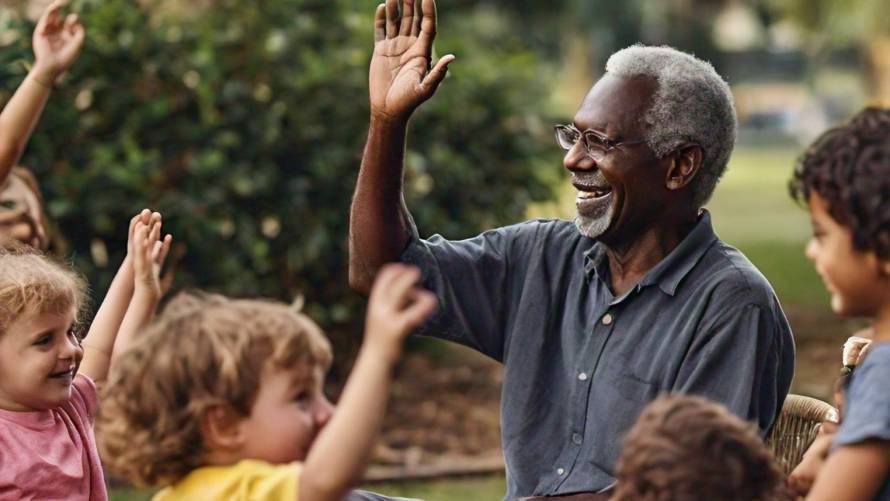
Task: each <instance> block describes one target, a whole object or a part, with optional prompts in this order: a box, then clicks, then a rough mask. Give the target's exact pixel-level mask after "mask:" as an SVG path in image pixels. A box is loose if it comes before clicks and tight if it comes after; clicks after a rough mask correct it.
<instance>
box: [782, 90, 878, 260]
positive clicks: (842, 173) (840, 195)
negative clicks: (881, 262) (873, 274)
mask: <svg viewBox="0 0 890 501" xmlns="http://www.w3.org/2000/svg"><path fill="white" fill-rule="evenodd" d="M789 189H790V191H791V196H792V198H794V199H795V200H796V201H797V202H798V203H801V204H807V203H808V202H809V199H810V195H811V194H813V193H818V194H819V196H820V197H822V198H823V199H825V201H826V202H827V204H828V210H829V213H830V214H831V217H832V218H834V219H835V220H836V221H837V222H838V223H840V224H842V225H844V226H846V227H847V228H849V229H850V231H851V233H852V236H853V246H854V247H855V248H856V249H857V250H859V251H863V252H864V251H873V252H874V253H875V254H876V255H877V256H878V257H879V258H881V259H890V207H888V204H890V110H888V109H883V108H876V107H869V108H865V109H864V110H862V111H860V112H859V113H857V114H856V116H854V117H853V118H852V119H851V120H850V122H849V123H847V124H845V125H842V126H840V127H835V128H833V129H831V130H829V131H828V132H826V133H824V134H822V135H821V136H820V137H819V138H818V139H816V141H815V142H813V144H812V145H810V147H809V148H807V150H806V151H805V152H804V153H803V155H801V157H800V159H798V162H797V166H796V167H795V169H794V176H793V177H792V179H791V182H790V184H789Z"/></svg>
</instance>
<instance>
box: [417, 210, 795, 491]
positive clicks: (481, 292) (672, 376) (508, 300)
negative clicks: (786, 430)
mask: <svg viewBox="0 0 890 501" xmlns="http://www.w3.org/2000/svg"><path fill="white" fill-rule="evenodd" d="M402 261H404V262H408V263H413V264H416V265H418V266H419V267H420V268H421V270H422V272H423V283H424V285H425V286H426V287H428V288H429V289H430V290H432V291H433V292H434V293H435V294H436V295H437V296H438V299H439V311H438V313H437V314H436V315H435V316H434V317H433V318H432V319H431V320H430V322H428V323H427V325H425V326H424V327H423V328H422V329H421V330H420V333H421V334H427V335H432V336H436V337H439V338H443V339H447V340H451V341H455V342H457V343H461V344H464V345H467V346H470V347H472V348H474V349H476V350H478V351H480V352H482V353H484V354H486V355H488V356H490V357H492V358H494V359H495V360H498V361H500V362H502V363H503V364H504V367H505V374H504V385H503V390H502V399H501V441H502V446H503V449H504V457H505V461H506V468H507V498H515V497H520V496H531V495H551V494H568V493H573V492H585V491H598V490H601V489H604V488H607V487H609V486H610V485H612V484H613V483H614V480H615V479H614V468H615V464H616V462H617V459H618V456H619V454H620V451H621V440H622V437H623V435H624V434H625V432H626V431H627V430H628V428H629V427H630V426H631V425H633V423H634V422H635V420H636V418H637V416H638V415H639V413H640V411H641V409H642V408H643V406H644V405H646V403H647V402H649V401H651V400H652V399H654V398H655V397H656V396H657V395H658V394H660V393H665V392H681V393H694V394H698V395H704V396H706V397H709V398H711V399H713V400H716V401H718V402H722V403H723V404H724V405H726V406H727V407H729V409H730V410H732V411H733V412H734V413H736V414H737V415H739V416H741V417H743V418H745V419H748V420H751V421H753V422H755V423H757V425H758V426H759V427H760V429H761V430H763V431H764V432H765V431H766V430H768V429H769V428H770V427H771V426H772V423H773V421H774V420H775V418H776V416H777V415H778V412H779V411H780V410H781V407H782V402H783V400H784V399H785V395H786V394H787V392H788V388H789V386H790V383H791V376H792V374H793V371H794V342H793V339H792V337H791V330H790V328H789V326H788V322H787V320H786V319H785V315H784V313H783V312H782V309H781V307H780V306H779V302H778V300H777V299H776V296H775V294H774V293H773V290H772V287H771V286H770V284H769V283H768V282H767V281H766V279H765V278H764V277H763V275H761V274H760V272H759V271H758V270H757V269H756V268H755V267H754V265H752V264H751V263H750V262H749V261H748V260H747V259H746V258H745V257H744V256H743V255H742V254H741V253H740V252H739V251H737V250H736V249H734V248H732V247H730V246H728V245H726V244H725V243H723V242H722V241H720V240H719V239H718V238H717V236H716V234H715V233H714V231H713V229H712V227H711V221H710V215H709V214H708V213H707V212H703V213H702V216H701V217H700V219H699V222H698V224H697V225H696V226H695V228H694V229H693V230H692V231H691V232H690V233H689V235H688V236H687V237H686V238H685V239H684V240H683V242H681V244H680V245H679V246H677V248H676V249H674V250H673V251H672V252H671V253H670V254H669V255H668V256H667V257H665V258H664V260H662V261H661V262H660V263H659V264H658V265H656V266H655V267H654V268H653V269H651V270H650V271H649V272H648V273H647V274H646V275H645V276H644V278H643V279H642V280H641V281H640V283H639V284H638V285H637V286H636V287H634V288H633V289H632V290H630V291H629V292H628V293H626V294H624V295H623V296H621V297H615V296H614V295H613V294H612V292H611V290H610V287H609V285H608V284H609V277H608V274H609V267H608V262H607V259H606V256H605V252H604V249H603V246H602V244H599V243H597V242H596V241H594V240H591V239H589V238H587V237H584V236H582V235H580V234H579V233H578V231H577V229H576V228H575V225H574V224H573V223H572V222H569V221H558V220H536V221H528V222H525V223H521V224H517V225H513V226H508V227H504V228H498V229H495V230H491V231H487V232H485V233H483V234H481V235H479V236H477V237H475V238H471V239H468V240H461V241H449V240H446V239H444V238H442V237H441V236H438V235H436V236H433V237H431V238H430V239H428V240H421V239H419V238H418V237H417V234H416V230H414V235H413V238H412V239H411V242H410V243H409V245H408V247H407V248H406V249H405V251H404V253H403V255H402Z"/></svg>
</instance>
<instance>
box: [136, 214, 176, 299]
mask: <svg viewBox="0 0 890 501" xmlns="http://www.w3.org/2000/svg"><path fill="white" fill-rule="evenodd" d="M140 216H142V214H140ZM140 216H137V218H139V219H138V220H136V221H135V224H134V225H133V236H132V238H131V239H130V242H131V244H130V245H129V246H128V247H129V249H130V251H131V252H132V256H133V273H134V276H135V286H136V289H137V290H144V291H146V292H149V293H151V294H152V295H153V296H154V297H156V298H159V297H161V294H162V288H161V268H162V267H163V265H164V260H165V259H166V258H167V253H168V252H169V251H170V244H171V243H172V242H173V237H172V236H171V235H167V236H166V237H164V239H163V240H161V238H160V237H161V226H162V223H161V215H160V214H158V213H157V212H155V213H152V214H151V215H150V216H149V222H148V224H146V223H145V222H144V221H143V218H141V217H140ZM134 219H135V218H134Z"/></svg>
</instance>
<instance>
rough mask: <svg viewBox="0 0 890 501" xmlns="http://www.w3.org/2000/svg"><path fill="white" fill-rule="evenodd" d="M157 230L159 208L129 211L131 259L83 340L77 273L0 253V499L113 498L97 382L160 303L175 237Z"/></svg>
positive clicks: (19, 251)
mask: <svg viewBox="0 0 890 501" xmlns="http://www.w3.org/2000/svg"><path fill="white" fill-rule="evenodd" d="M160 232H161V216H160V214H158V213H151V212H149V211H148V210H145V211H143V212H142V213H141V214H139V215H137V216H136V217H134V218H133V219H132V221H131V222H130V236H129V240H128V252H127V257H126V258H125V259H124V262H123V264H122V265H121V268H120V270H119V271H118V273H117V276H116V277H115V278H114V281H113V282H112V284H111V287H110V288H109V291H108V294H107V296H106V297H105V301H104V302H103V303H102V306H101V307H100V308H99V311H98V313H97V314H96V317H95V319H94V321H93V323H92V325H91V327H90V331H89V334H88V335H87V337H86V338H85V340H84V342H83V344H81V343H80V340H79V339H78V337H77V334H76V332H77V328H76V325H77V316H78V313H79V312H80V310H81V309H82V305H83V302H84V289H85V284H84V283H83V281H82V280H81V278H80V277H79V276H77V274H76V273H74V272H73V271H71V270H70V269H69V268H68V267H66V266H64V265H61V264H59V263H56V262H54V261H53V260H51V259H49V258H47V257H45V256H43V255H41V254H39V253H37V252H36V251H33V250H30V249H27V250H26V249H25V248H24V247H21V246H18V247H17V248H14V249H12V250H3V251H0V500H7V499H9V500H21V499H33V500H47V501H51V500H68V499H89V500H105V499H107V498H108V495H107V493H106V489H105V481H104V477H103V474H102V466H101V464H100V462H99V455H98V453H97V449H96V441H95V437H94V436H93V422H94V420H95V418H96V411H97V408H98V401H97V396H96V383H100V384H101V382H102V381H104V380H105V379H106V377H107V374H108V370H109V366H110V364H111V363H113V362H114V360H115V356H116V355H117V354H119V353H120V352H121V351H123V349H124V348H125V346H126V345H127V344H129V342H130V340H131V338H132V337H133V335H134V333H135V332H137V331H138V330H139V329H140V328H141V327H142V326H143V325H144V324H145V323H147V322H148V320H149V319H150V317H151V315H152V314H153V312H154V308H155V306H156V305H157V302H158V299H159V297H160V279H159V277H158V276H159V271H160V267H161V265H162V264H163V261H164V258H165V257H166V254H167V251H168V250H169V247H170V242H171V237H170V236H169V235H168V236H167V237H166V238H165V239H163V240H161V239H160Z"/></svg>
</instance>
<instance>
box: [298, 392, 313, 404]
mask: <svg viewBox="0 0 890 501" xmlns="http://www.w3.org/2000/svg"><path fill="white" fill-rule="evenodd" d="M310 400H312V395H310V394H309V392H308V391H301V392H300V393H297V394H296V395H295V396H294V402H296V403H298V404H300V405H308V404H309V401H310Z"/></svg>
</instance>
